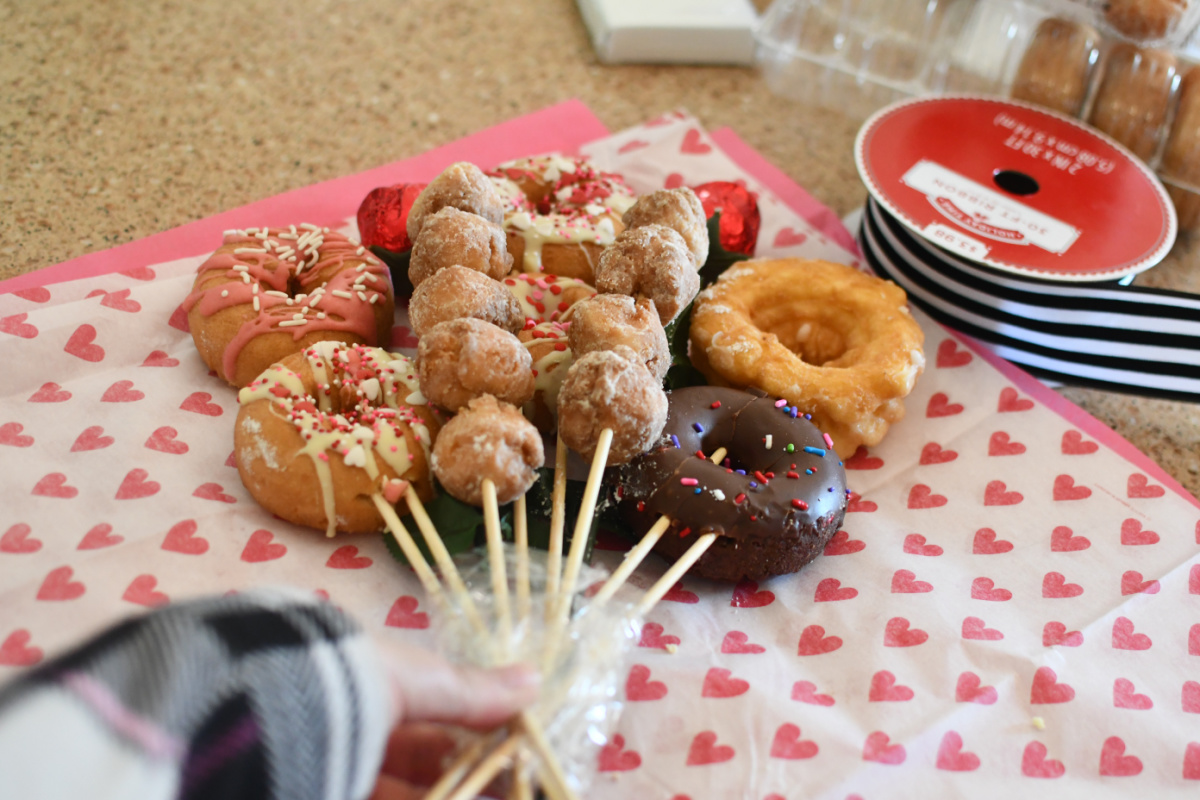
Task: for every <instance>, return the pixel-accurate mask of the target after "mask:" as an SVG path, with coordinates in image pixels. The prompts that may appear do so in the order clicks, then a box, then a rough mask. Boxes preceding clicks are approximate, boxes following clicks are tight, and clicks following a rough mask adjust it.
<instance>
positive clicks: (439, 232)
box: [408, 208, 512, 287]
mask: <svg viewBox="0 0 1200 800" xmlns="http://www.w3.org/2000/svg"><path fill="white" fill-rule="evenodd" d="M453 264H458V265H459V266H462V267H467V268H468V269H473V270H476V271H477V272H482V273H483V274H484V275H487V276H488V277H489V278H492V279H494V280H499V279H500V278H502V277H504V276H505V275H507V274H508V273H509V270H511V269H512V256H510V255H509V254H508V242H507V240H506V239H505V237H504V231H503V230H502V229H501V228H500V226H499V225H496V224H494V223H492V222H488V221H487V220H486V219H484V218H483V217H481V216H479V215H478V214H471V213H468V212H466V211H459V210H458V209H457V208H443V209H442V210H440V211H438V212H437V213H436V214H433V215H432V216H430V217H429V219H428V220H427V221H426V223H425V225H424V226H422V228H421V232H420V233H419V234H417V238H416V239H414V240H413V248H412V253H411V254H410V256H409V262H408V279H409V280H410V281H411V282H412V285H413V286H414V287H417V286H420V285H421V283H422V282H423V281H425V280H427V279H428V278H429V277H430V276H431V275H433V274H434V273H435V272H437V271H438V270H440V269H445V268H446V267H449V266H451V265H453Z"/></svg>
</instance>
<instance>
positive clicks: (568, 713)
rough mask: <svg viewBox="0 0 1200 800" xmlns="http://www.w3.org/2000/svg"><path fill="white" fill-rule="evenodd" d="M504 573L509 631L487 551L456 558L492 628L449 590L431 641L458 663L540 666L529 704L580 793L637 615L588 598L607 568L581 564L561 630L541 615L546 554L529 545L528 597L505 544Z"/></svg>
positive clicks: (617, 707) (607, 723) (606, 730)
mask: <svg viewBox="0 0 1200 800" xmlns="http://www.w3.org/2000/svg"><path fill="white" fill-rule="evenodd" d="M505 550H506V552H505V556H506V558H507V565H506V575H507V577H508V579H509V592H508V595H509V605H510V610H511V618H512V621H513V622H512V628H511V630H512V633H511V636H510V637H508V638H507V640H505V639H504V638H503V637H502V636H501V631H502V629H503V626H502V625H500V624H494V623H495V621H496V620H497V603H496V594H495V592H493V590H492V577H491V570H490V568H489V561H488V556H487V551H486V550H484V549H480V550H476V551H473V552H471V553H467V554H464V555H461V556H457V557H456V559H455V560H456V562H457V564H458V568H459V571H460V573H461V574H462V578H463V581H464V582H465V583H466V585H467V589H468V592H469V594H470V596H471V600H472V603H473V604H474V606H475V608H476V609H477V610H478V612H479V614H480V615H481V616H482V618H483V620H484V621H485V624H487V625H488V626H489V627H490V629H491V630H493V631H494V632H495V633H496V635H495V636H494V637H492V638H491V640H490V641H481V637H480V635H479V632H478V629H477V628H476V627H475V626H474V625H473V624H472V623H470V621H469V619H468V614H466V613H464V609H463V607H462V604H461V603H459V602H458V601H456V599H455V597H454V595H453V594H448V595H447V599H448V600H449V601H450V602H451V603H452V604H453V607H452V608H451V609H450V612H451V613H449V614H439V615H438V625H437V637H438V644H439V647H440V648H441V649H442V651H443V652H444V653H445V654H446V656H447V657H448V658H450V659H451V660H453V661H455V662H457V663H464V664H473V665H476V666H483V667H490V666H497V665H501V664H508V663H512V662H525V663H530V664H535V665H537V666H539V667H541V668H542V670H543V672H542V691H541V698H540V699H539V701H538V704H537V706H536V707H535V708H534V709H533V710H532V713H533V715H534V717H535V718H536V719H537V720H538V721H539V722H540V723H541V724H542V727H543V729H544V730H545V732H546V736H547V739H548V740H549V742H550V745H551V749H552V750H553V751H554V753H555V754H556V755H557V756H558V759H559V761H560V763H561V764H562V767H563V769H564V771H565V773H566V775H567V776H568V782H569V783H570V785H571V788H572V789H573V790H574V791H575V792H576V793H577V794H579V795H580V796H584V795H585V794H586V791H587V788H588V786H589V785H590V784H591V781H592V780H593V779H594V777H595V772H596V763H597V754H598V753H599V750H600V748H601V747H603V746H604V745H605V744H607V743H608V741H609V737H610V735H611V732H612V730H613V729H614V727H615V726H616V722H617V717H618V716H619V715H620V713H621V707H622V703H621V700H620V696H621V687H622V684H621V679H622V667H623V665H624V661H625V657H626V654H627V653H628V650H629V648H630V647H631V646H632V644H633V643H635V642H636V641H637V637H638V635H639V632H640V629H641V620H640V617H639V616H638V615H637V613H636V611H635V608H634V606H632V605H630V604H628V603H625V602H618V601H616V600H613V601H610V602H608V603H604V604H593V603H591V602H589V599H588V598H589V592H588V591H587V590H588V588H589V587H592V586H595V585H596V584H597V583H598V582H600V581H602V580H603V579H604V578H605V577H607V572H606V571H604V570H600V569H595V568H592V567H589V566H586V565H584V566H583V567H582V570H581V572H580V574H579V579H578V582H577V589H578V591H577V592H576V594H575V598H574V604H573V612H572V614H571V618H570V621H569V623H568V624H567V626H566V628H565V630H560V629H559V628H558V627H556V626H555V625H553V624H551V623H548V622H547V608H546V606H547V599H548V598H547V595H546V591H545V588H546V555H547V554H546V553H545V552H544V551H541V550H530V552H529V602H528V606H527V607H526V606H525V605H524V603H523V600H522V597H523V595H522V594H520V593H519V591H518V589H519V587H518V582H519V581H518V575H519V574H520V573H519V564H518V561H517V557H516V554H515V552H514V549H513V548H512V547H511V546H506V548H505Z"/></svg>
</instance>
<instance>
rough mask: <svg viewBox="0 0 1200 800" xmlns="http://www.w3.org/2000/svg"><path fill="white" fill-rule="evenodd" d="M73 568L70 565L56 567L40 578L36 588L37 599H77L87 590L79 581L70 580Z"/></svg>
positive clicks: (73, 571) (73, 572)
mask: <svg viewBox="0 0 1200 800" xmlns="http://www.w3.org/2000/svg"><path fill="white" fill-rule="evenodd" d="M74 575H75V570H73V569H71V568H70V567H56V568H55V569H52V570H50V572H49V573H47V575H46V577H45V578H43V579H42V585H41V586H40V587H39V588H38V592H37V599H38V600H55V601H59V600H77V599H79V598H80V597H82V596H83V594H84V592H86V591H87V587H86V586H84V585H83V583H81V582H80V581H75V580H71V578H72V577H74Z"/></svg>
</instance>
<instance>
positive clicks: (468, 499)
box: [433, 395, 545, 506]
mask: <svg viewBox="0 0 1200 800" xmlns="http://www.w3.org/2000/svg"><path fill="white" fill-rule="evenodd" d="M544 461H545V453H544V451H543V449H542V437H541V434H539V433H538V430H537V428H535V427H534V426H533V423H531V422H529V420H527V419H525V417H524V416H522V414H521V412H520V411H519V410H517V409H516V408H515V407H514V406H511V405H509V404H507V403H502V402H499V401H498V400H496V398H495V397H492V396H490V395H484V396H482V397H478V398H475V399H473V400H471V402H470V403H468V404H467V407H466V408H465V409H463V410H462V411H460V412H459V413H458V414H457V415H456V416H455V417H454V418H453V419H451V420H450V421H449V422H448V423H446V425H445V427H443V428H442V431H441V433H440V435H439V436H438V439H437V442H436V443H435V444H434V447H433V472H434V474H435V475H436V476H437V479H438V481H439V482H440V483H441V484H442V487H443V488H444V489H445V490H446V491H447V492H449V493H450V494H452V495H453V496H454V497H456V498H458V499H459V500H462V501H463V502H464V503H470V504H472V505H476V506H478V505H482V504H483V481H484V479H485V478H490V479H491V481H492V483H494V484H495V485H496V499H497V501H498V502H500V503H501V504H503V503H510V502H512V501H513V500H516V499H517V498H518V497H520V496H521V495H523V494H525V492H527V491H528V490H529V487H530V486H532V485H533V482H534V481H535V480H537V471H536V470H537V469H538V468H539V467H541V466H542V464H543V463H544Z"/></svg>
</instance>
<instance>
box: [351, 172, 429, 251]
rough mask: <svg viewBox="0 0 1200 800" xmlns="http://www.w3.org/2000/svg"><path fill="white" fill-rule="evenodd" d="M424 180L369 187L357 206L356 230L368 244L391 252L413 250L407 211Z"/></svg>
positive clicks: (419, 191) (364, 242)
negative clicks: (375, 187)
mask: <svg viewBox="0 0 1200 800" xmlns="http://www.w3.org/2000/svg"><path fill="white" fill-rule="evenodd" d="M424 188H425V184H423V183H397V184H396V185H394V186H380V187H379V188H377V189H372V190H371V192H370V194H368V195H367V196H366V197H365V198H364V199H363V201H362V204H361V205H359V207H358V233H359V236H361V237H362V243H363V244H364V245H365V246H367V247H381V248H383V249H384V250H390V251H391V252H393V253H402V252H404V251H405V250H410V249H412V240H410V239H409V238H408V231H407V229H406V228H407V226H408V212H409V210H410V209H412V205H413V202H415V201H416V199H417V195H419V194H420V193H421V190H422V189H424Z"/></svg>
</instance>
